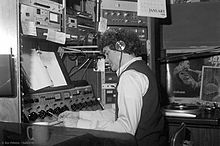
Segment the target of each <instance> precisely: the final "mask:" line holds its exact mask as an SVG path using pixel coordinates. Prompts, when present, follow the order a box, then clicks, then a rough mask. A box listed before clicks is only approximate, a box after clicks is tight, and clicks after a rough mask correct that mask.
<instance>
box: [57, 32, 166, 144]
mask: <svg viewBox="0 0 220 146" xmlns="http://www.w3.org/2000/svg"><path fill="white" fill-rule="evenodd" d="M99 47H100V48H101V49H102V51H103V52H104V54H105V56H106V61H107V62H108V63H109V64H110V66H111V69H112V70H113V71H116V73H117V76H118V77H119V82H118V84H117V87H116V88H117V93H118V96H117V97H118V98H117V103H118V104H116V105H118V108H117V106H116V110H113V109H106V110H103V111H80V112H70V111H67V112H64V113H61V114H60V115H59V119H60V120H62V121H64V125H65V126H68V127H79V128H89V129H97V130H108V131H115V132H126V133H130V134H132V135H134V136H135V137H136V139H137V142H138V145H140V146H142V145H144V146H145V145H149V146H151V145H152V146H156V145H159V136H160V133H161V131H162V129H163V126H164V125H163V124H164V123H163V117H162V115H161V112H160V105H159V97H158V89H157V84H156V79H155V77H154V75H153V73H152V71H151V70H150V68H149V67H148V66H147V65H146V63H145V61H143V60H142V58H141V57H137V56H138V55H139V54H140V51H141V42H140V40H139V38H138V36H137V35H136V34H135V33H134V32H130V31H126V30H124V29H109V30H107V31H106V32H104V33H103V35H102V36H101V38H100V43H99ZM115 113H116V120H115Z"/></svg>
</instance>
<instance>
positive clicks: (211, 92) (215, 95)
mask: <svg viewBox="0 0 220 146" xmlns="http://www.w3.org/2000/svg"><path fill="white" fill-rule="evenodd" d="M200 99H201V100H203V101H211V102H220V67H213V66H203V68H202V80H201V90H200Z"/></svg>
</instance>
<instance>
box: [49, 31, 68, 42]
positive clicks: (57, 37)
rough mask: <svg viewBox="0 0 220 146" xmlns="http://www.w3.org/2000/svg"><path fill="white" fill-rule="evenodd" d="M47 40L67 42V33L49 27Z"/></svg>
mask: <svg viewBox="0 0 220 146" xmlns="http://www.w3.org/2000/svg"><path fill="white" fill-rule="evenodd" d="M46 40H48V41H52V42H55V43H60V44H65V42H66V34H65V33H63V32H57V31H55V30H52V29H48V34H47V38H46Z"/></svg>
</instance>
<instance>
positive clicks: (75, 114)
mask: <svg viewBox="0 0 220 146" xmlns="http://www.w3.org/2000/svg"><path fill="white" fill-rule="evenodd" d="M64 119H77V120H78V119H79V112H73V111H65V112H62V113H61V114H59V116H58V121H64Z"/></svg>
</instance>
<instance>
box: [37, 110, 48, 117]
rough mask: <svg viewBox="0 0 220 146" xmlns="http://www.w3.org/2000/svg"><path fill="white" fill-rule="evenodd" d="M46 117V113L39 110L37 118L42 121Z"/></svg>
mask: <svg viewBox="0 0 220 146" xmlns="http://www.w3.org/2000/svg"><path fill="white" fill-rule="evenodd" d="M46 115H47V112H45V111H44V110H41V111H40V112H39V113H38V117H40V118H41V119H44V118H45V117H46Z"/></svg>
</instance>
